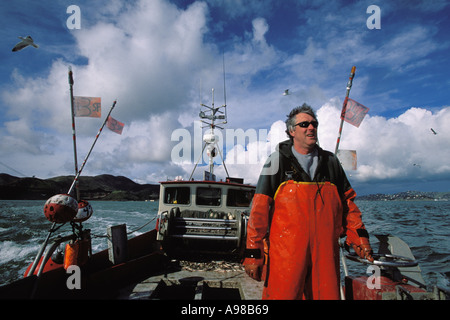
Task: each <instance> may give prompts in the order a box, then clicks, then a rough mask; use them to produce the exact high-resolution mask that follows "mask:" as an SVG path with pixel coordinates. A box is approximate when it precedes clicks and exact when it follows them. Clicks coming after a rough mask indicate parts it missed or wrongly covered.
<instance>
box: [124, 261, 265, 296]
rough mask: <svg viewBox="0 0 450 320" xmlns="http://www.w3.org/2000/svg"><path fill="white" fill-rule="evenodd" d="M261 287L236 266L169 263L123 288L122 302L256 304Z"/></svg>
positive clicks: (205, 263)
mask: <svg viewBox="0 0 450 320" xmlns="http://www.w3.org/2000/svg"><path fill="white" fill-rule="evenodd" d="M263 285H264V283H263V282H262V281H261V282H258V281H255V280H253V279H251V278H250V277H248V276H247V275H246V273H245V271H244V268H243V267H242V265H240V264H239V263H237V262H228V261H210V262H203V263H202V262H191V261H183V260H171V261H170V263H169V264H168V266H167V268H165V270H164V271H163V272H162V273H161V274H158V275H153V276H150V277H148V278H146V279H144V280H142V281H140V282H138V283H135V284H133V285H130V286H127V287H125V288H123V289H122V290H121V292H120V294H119V296H118V299H124V300H222V299H226V300H260V299H261V296H262V289H263Z"/></svg>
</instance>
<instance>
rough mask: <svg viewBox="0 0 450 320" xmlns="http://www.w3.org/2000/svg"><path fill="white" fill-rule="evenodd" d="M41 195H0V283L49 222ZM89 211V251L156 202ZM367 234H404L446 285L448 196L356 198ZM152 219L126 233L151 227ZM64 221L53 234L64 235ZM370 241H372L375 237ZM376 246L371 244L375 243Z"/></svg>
mask: <svg viewBox="0 0 450 320" xmlns="http://www.w3.org/2000/svg"><path fill="white" fill-rule="evenodd" d="M44 203H45V201H36V200H15V201H10V200H1V201H0V284H5V283H8V282H11V281H13V280H16V279H19V278H21V277H22V276H23V273H24V272H25V270H26V268H27V266H28V265H29V264H30V263H31V262H32V261H33V259H34V257H35V255H36V253H37V251H38V250H39V247H40V245H41V244H42V242H43V241H44V239H45V237H46V236H47V233H48V230H49V229H50V227H51V223H50V222H49V221H48V220H47V219H46V218H45V216H44V213H43V208H44ZM90 203H91V205H92V207H93V208H94V214H93V216H92V217H91V218H90V219H89V220H88V221H86V222H84V223H83V226H84V228H85V229H91V234H92V235H93V236H94V237H93V240H92V247H93V252H97V251H99V250H103V249H106V248H107V247H108V244H107V240H106V238H104V237H96V236H104V235H105V234H106V229H107V227H108V226H114V225H118V224H123V223H126V225H127V230H128V231H129V232H130V231H133V230H135V229H137V228H139V227H140V226H142V225H144V224H146V223H148V222H149V221H150V220H152V219H154V218H155V216H156V213H157V208H158V202H110V201H91V202H90ZM357 204H358V206H359V208H360V209H361V211H362V212H363V220H364V223H365V224H366V227H367V229H368V231H369V233H370V234H392V235H395V236H398V237H400V238H401V239H403V240H404V241H405V242H406V243H408V245H409V246H410V247H411V250H412V252H413V254H414V256H415V257H416V259H417V260H418V261H419V266H420V268H421V269H422V276H423V278H424V279H425V281H426V283H427V284H428V285H436V284H437V285H440V286H442V287H444V288H446V289H448V290H450V219H449V218H450V202H435V201H357ZM154 227H155V220H153V221H151V222H150V223H149V224H148V225H147V226H145V227H144V228H143V229H141V230H139V231H137V232H135V233H133V234H130V235H129V237H132V236H135V235H138V234H140V233H143V232H146V231H148V230H151V229H153V228H154ZM70 232H71V227H70V226H64V227H62V228H61V229H60V230H58V231H57V232H56V233H55V235H57V234H61V235H66V234H69V233H70ZM371 241H372V242H373V244H374V247H375V244H376V239H375V237H373V236H372V237H371ZM375 248H376V247H375ZM352 263H353V264H356V263H354V262H350V263H349V267H350V271H351V272H360V273H361V274H365V270H366V268H367V267H366V266H362V265H357V266H355V265H352Z"/></svg>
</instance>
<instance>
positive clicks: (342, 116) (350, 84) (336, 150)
mask: <svg viewBox="0 0 450 320" xmlns="http://www.w3.org/2000/svg"><path fill="white" fill-rule="evenodd" d="M355 70H356V66H353V67H352V71H351V72H350V77H349V79H348V83H347V93H346V95H345V100H344V104H343V105H342V112H341V125H340V126H339V134H338V138H337V141H336V149H335V150H334V154H337V152H338V149H339V143H340V142H341V135H342V127H343V126H344V119H345V112H346V107H347V101H348V95H349V94H350V89H351V88H352V83H353V78H354V76H355Z"/></svg>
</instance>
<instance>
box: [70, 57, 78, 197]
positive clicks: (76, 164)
mask: <svg viewBox="0 0 450 320" xmlns="http://www.w3.org/2000/svg"><path fill="white" fill-rule="evenodd" d="M73 83H74V82H73V73H72V68H71V67H70V66H69V86H70V108H71V114H72V137H73V156H74V162H75V175H76V174H77V173H78V159H77V135H76V131H75V109H74V105H73ZM69 194H70V193H69ZM76 199H77V201H80V190H79V189H78V182H77V184H76Z"/></svg>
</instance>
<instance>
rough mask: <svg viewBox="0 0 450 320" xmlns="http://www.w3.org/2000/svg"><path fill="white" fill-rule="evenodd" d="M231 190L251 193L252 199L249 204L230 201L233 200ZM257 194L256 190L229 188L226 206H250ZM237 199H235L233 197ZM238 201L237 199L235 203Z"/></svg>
mask: <svg viewBox="0 0 450 320" xmlns="http://www.w3.org/2000/svg"><path fill="white" fill-rule="evenodd" d="M230 191H231V192H242V193H246V194H251V199H250V200H249V202H248V204H246V205H233V204H231V203H230V201H231V199H232V198H231V197H230ZM254 196H255V190H248V189H241V188H229V189H228V190H227V202H226V206H227V207H233V208H249V207H250V206H251V204H252V201H253V197H254ZM233 200H235V199H233ZM235 203H236V201H234V204H235Z"/></svg>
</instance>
